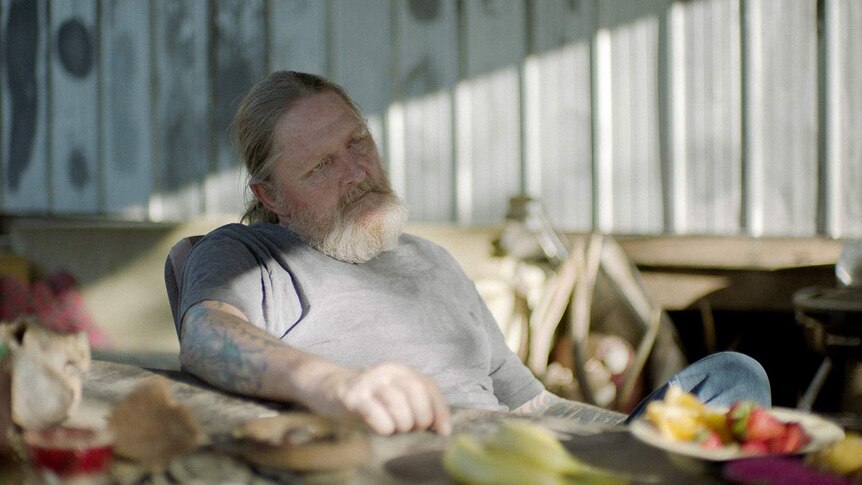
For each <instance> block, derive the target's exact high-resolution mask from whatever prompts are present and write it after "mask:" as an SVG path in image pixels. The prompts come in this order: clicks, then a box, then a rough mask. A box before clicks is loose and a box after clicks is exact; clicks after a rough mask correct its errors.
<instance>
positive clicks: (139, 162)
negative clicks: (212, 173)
mask: <svg viewBox="0 0 862 485" xmlns="http://www.w3.org/2000/svg"><path fill="white" fill-rule="evenodd" d="M101 9H102V10H101V42H100V47H99V53H100V56H101V64H102V69H101V80H100V82H101V84H102V90H101V91H102V102H101V114H102V130H103V131H102V137H101V152H102V154H103V156H104V161H103V170H104V172H103V173H104V181H103V183H104V187H103V191H104V196H105V201H104V202H105V205H104V212H106V213H109V214H120V215H124V216H127V217H131V218H135V219H144V218H146V217H147V215H148V211H149V201H150V194H151V193H152V188H153V165H152V164H153V150H152V103H151V99H152V97H151V87H152V84H151V80H150V79H151V77H150V74H151V69H150V55H149V54H150V49H149V39H150V38H151V35H150V22H149V19H150V8H149V4H148V3H147V2H140V1H138V0H116V1H111V2H102V3H101Z"/></svg>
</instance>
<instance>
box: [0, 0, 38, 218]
mask: <svg viewBox="0 0 862 485" xmlns="http://www.w3.org/2000/svg"><path fill="white" fill-rule="evenodd" d="M47 14H48V11H47V2H46V1H45V0H37V1H23V0H2V2H0V19H2V25H0V29H2V31H0V35H2V42H0V45H2V46H3V62H2V63H0V64H2V65H0V74H2V81H0V83H2V84H0V93H2V98H0V109H2V119H0V128H2V132H0V152H2V153H0V164H2V170H3V187H2V195H3V199H2V200H3V203H2V210H3V212H7V213H18V214H22V213H35V212H44V211H46V210H47V209H48V206H49V200H50V198H49V191H48V180H49V179H48V156H49V155H48V143H47V136H48V109H47V107H48V89H47V84H46V83H47V79H48V73H47V53H48V44H47V42H48V40H47V39H48V15H47Z"/></svg>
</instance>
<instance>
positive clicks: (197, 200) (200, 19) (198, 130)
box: [151, 0, 210, 220]
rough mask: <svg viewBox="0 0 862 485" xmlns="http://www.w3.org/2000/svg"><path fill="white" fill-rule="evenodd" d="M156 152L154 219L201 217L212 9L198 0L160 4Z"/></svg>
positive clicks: (156, 8) (159, 0)
mask: <svg viewBox="0 0 862 485" xmlns="http://www.w3.org/2000/svg"><path fill="white" fill-rule="evenodd" d="M153 8H154V16H155V19H154V25H155V53H154V55H155V59H156V63H155V69H156V72H155V76H156V80H157V81H156V82H157V93H158V94H157V96H156V106H155V110H156V113H155V119H156V126H155V129H156V133H155V135H156V136H155V138H156V147H155V150H156V152H155V156H156V160H155V174H156V180H155V187H156V194H155V195H154V197H153V199H152V207H151V215H152V217H153V218H154V219H157V220H163V219H171V220H177V219H182V218H185V217H190V216H194V215H198V214H201V213H202V212H203V207H202V206H203V196H202V194H201V181H202V180H203V179H204V175H205V174H206V170H207V160H208V159H209V154H210V150H209V130H208V129H207V125H208V121H207V117H208V102H209V91H210V88H209V84H208V80H209V79H210V77H209V73H208V71H207V64H208V63H207V45H208V39H209V35H208V32H209V29H208V27H209V23H208V19H209V8H208V3H207V2H199V1H196V0H157V1H156V2H155V4H154V5H153Z"/></svg>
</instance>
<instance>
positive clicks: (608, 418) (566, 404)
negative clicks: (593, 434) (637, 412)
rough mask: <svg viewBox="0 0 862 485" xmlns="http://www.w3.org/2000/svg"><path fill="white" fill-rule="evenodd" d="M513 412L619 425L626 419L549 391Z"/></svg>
mask: <svg viewBox="0 0 862 485" xmlns="http://www.w3.org/2000/svg"><path fill="white" fill-rule="evenodd" d="M512 412H513V413H515V414H529V415H537V416H559V417H563V418H574V419H577V420H579V421H583V422H587V423H607V424H618V423H621V422H623V420H624V419H625V415H624V414H622V413H618V412H616V411H610V410H608V409H603V408H600V407H598V406H593V405H590V404H586V403H582V402H576V401H569V400H568V399H563V398H561V397H559V396H557V395H556V394H553V393H551V392H550V391H548V390H544V391H542V392H540V393H539V394H538V395H536V397H534V398H533V399H530V400H529V401H527V402H526V403H524V404H522V405H521V406H519V407H517V408H516V409H514V410H513V411H512Z"/></svg>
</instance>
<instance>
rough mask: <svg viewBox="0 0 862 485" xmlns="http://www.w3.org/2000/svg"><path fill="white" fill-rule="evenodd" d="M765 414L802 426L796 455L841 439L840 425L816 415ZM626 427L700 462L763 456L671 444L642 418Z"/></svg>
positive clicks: (733, 448)
mask: <svg viewBox="0 0 862 485" xmlns="http://www.w3.org/2000/svg"><path fill="white" fill-rule="evenodd" d="M769 412H770V414H772V415H773V416H775V417H776V418H778V419H780V420H781V421H784V422H790V421H796V422H798V423H800V424H802V427H803V428H804V429H805V432H806V433H808V436H810V437H811V441H809V442H808V444H807V445H805V446H804V447H803V448H802V449H801V450H799V451H798V452H796V453H810V452H812V451H816V450H819V449H821V448H823V447H825V446H827V445H829V444H830V443H834V442H835V441H838V440H841V439H843V438H844V430H843V429H842V428H841V427H840V426H838V425H837V424H835V423H833V422H831V421H827V420H826V419H824V418H821V417H820V416H817V415H814V414H810V413H803V412H800V411H796V410H793V409H787V408H771V409H770V410H769ZM629 428H630V430H631V432H632V434H634V435H635V437H637V438H638V439H639V440H641V441H643V442H644V443H647V444H649V445H652V446H655V447H657V448H661V449H663V450H665V451H670V452H673V453H678V454H680V455H685V456H689V457H692V458H699V459H701V460H709V461H725V460H735V459H737V458H747V457H752V456H765V455H763V454H753V453H743V452H742V451H740V449H739V446H738V445H727V446H722V447H721V448H715V449H711V448H704V447H703V446H701V445H700V444H698V443H691V442H685V441H675V440H672V439H670V438H666V437H664V436H662V434H661V433H660V432H659V430H658V428H656V427H655V426H653V424H652V423H650V422H649V421H647V420H646V418H638V419H637V420H635V421H634V422H633V423H631V424H630V425H629Z"/></svg>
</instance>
